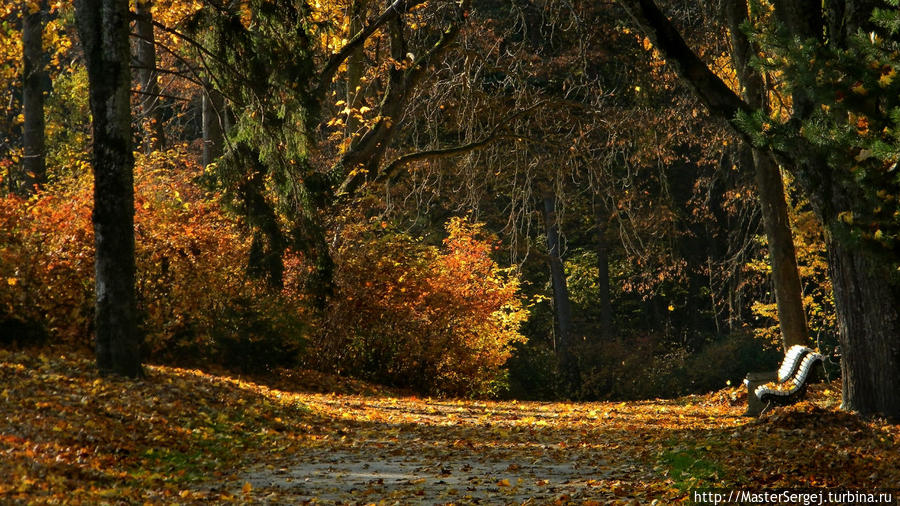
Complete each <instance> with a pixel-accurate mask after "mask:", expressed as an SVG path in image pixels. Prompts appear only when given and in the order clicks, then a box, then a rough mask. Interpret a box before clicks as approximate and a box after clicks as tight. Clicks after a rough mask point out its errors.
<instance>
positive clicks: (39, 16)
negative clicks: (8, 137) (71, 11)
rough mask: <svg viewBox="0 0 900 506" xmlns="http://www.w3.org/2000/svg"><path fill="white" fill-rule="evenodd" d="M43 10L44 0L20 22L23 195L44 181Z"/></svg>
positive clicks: (45, 173) (44, 8)
mask: <svg viewBox="0 0 900 506" xmlns="http://www.w3.org/2000/svg"><path fill="white" fill-rule="evenodd" d="M25 9H28V7H27V6H26V7H25ZM45 10H46V1H45V0H42V1H41V2H40V3H39V4H38V10H36V11H34V12H26V13H25V16H24V19H23V22H22V50H23V56H24V78H23V81H24V86H23V90H22V105H23V109H24V116H25V125H24V129H23V135H22V144H23V147H24V151H25V158H24V160H23V161H22V169H23V174H22V177H21V187H20V188H19V191H20V192H21V193H23V194H25V195H27V194H30V193H32V192H34V190H35V189H36V188H40V187H41V186H42V185H43V184H44V183H45V182H46V181H47V169H46V165H45V161H44V156H45V149H44V144H45V141H44V85H45V83H46V81H47V71H46V70H45V68H44V50H43V45H42V43H41V36H42V33H43V15H44V13H45Z"/></svg>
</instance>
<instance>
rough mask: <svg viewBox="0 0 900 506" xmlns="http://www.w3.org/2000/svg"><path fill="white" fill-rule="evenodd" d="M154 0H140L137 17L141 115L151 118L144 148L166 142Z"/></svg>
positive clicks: (154, 146)
mask: <svg viewBox="0 0 900 506" xmlns="http://www.w3.org/2000/svg"><path fill="white" fill-rule="evenodd" d="M152 5H153V1H152V0H138V2H137V7H136V10H135V13H136V14H137V18H136V21H135V27H136V28H137V55H136V58H137V66H138V72H137V78H138V83H140V87H141V88H140V89H141V97H140V99H141V115H142V116H143V117H144V119H145V120H147V121H149V125H148V127H147V129H146V130H145V131H144V151H150V150H157V149H162V148H164V147H165V145H166V133H165V130H164V129H163V117H162V108H160V103H159V83H157V81H156V76H157V73H156V42H155V41H156V39H154V35H153V14H152V13H151V12H150V7H151V6H152Z"/></svg>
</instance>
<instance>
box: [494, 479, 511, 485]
mask: <svg viewBox="0 0 900 506" xmlns="http://www.w3.org/2000/svg"><path fill="white" fill-rule="evenodd" d="M497 486H498V487H511V486H512V484H511V483H510V482H509V480H508V479H506V478H504V479H502V480H500V481H498V482H497Z"/></svg>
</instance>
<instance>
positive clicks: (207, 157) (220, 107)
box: [202, 86, 227, 167]
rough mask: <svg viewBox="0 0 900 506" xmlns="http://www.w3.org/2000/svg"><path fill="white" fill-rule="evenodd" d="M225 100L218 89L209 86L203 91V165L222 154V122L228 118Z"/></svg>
mask: <svg viewBox="0 0 900 506" xmlns="http://www.w3.org/2000/svg"><path fill="white" fill-rule="evenodd" d="M224 105H225V101H224V100H223V98H222V94H221V93H219V91H218V90H216V89H214V88H212V87H211V86H207V88H206V91H204V92H203V104H202V109H203V112H202V115H203V119H202V121H203V155H202V159H203V166H204V167H205V166H207V165H209V164H210V163H212V162H213V161H215V160H216V158H218V157H220V156H222V143H223V139H224V134H223V128H222V122H223V120H225V119H227V118H226V114H225V110H224Z"/></svg>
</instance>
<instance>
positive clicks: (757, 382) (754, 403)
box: [744, 345, 825, 416]
mask: <svg viewBox="0 0 900 506" xmlns="http://www.w3.org/2000/svg"><path fill="white" fill-rule="evenodd" d="M824 358H825V357H823V356H822V355H820V354H818V353H816V352H814V351H813V350H811V349H809V348H807V347H806V346H802V345H795V346H791V348H790V349H789V350H788V351H787V353H786V354H785V355H784V360H783V361H782V362H781V367H779V368H778V371H775V372H767V373H749V374H747V377H746V379H744V385H746V386H747V411H746V412H745V413H744V415H745V416H759V415H760V414H761V413H762V412H763V411H765V410H766V409H768V408H770V407H771V406H787V405H790V404H794V403H795V402H797V401H799V400H800V399H802V398H803V397H804V396H805V395H806V386H807V384H808V383H809V380H810V379H811V375H812V372H813V367H814V366H815V365H817V364H818V365H820V366H822V365H824Z"/></svg>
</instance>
